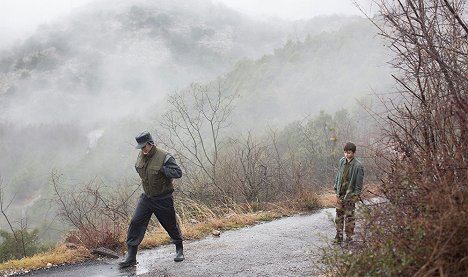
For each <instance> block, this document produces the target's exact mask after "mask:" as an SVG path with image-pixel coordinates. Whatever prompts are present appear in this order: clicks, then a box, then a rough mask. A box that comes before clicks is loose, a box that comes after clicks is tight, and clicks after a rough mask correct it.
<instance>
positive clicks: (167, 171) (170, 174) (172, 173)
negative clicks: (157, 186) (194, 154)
mask: <svg viewBox="0 0 468 277" xmlns="http://www.w3.org/2000/svg"><path fill="white" fill-rule="evenodd" d="M161 172H162V173H163V174H164V175H165V176H166V177H167V178H171V179H178V178H180V177H182V169H180V167H179V165H178V164H177V163H176V161H175V159H174V157H172V156H171V155H169V154H168V155H167V156H166V161H165V162H164V164H163V166H162V167H161Z"/></svg>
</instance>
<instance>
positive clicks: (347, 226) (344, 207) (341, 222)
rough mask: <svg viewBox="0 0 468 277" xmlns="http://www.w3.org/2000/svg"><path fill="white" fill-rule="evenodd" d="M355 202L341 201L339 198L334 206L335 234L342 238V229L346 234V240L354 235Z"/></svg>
mask: <svg viewBox="0 0 468 277" xmlns="http://www.w3.org/2000/svg"><path fill="white" fill-rule="evenodd" d="M355 207H356V205H355V200H354V199H349V200H343V199H342V198H341V197H340V201H338V203H337V205H336V218H335V225H336V234H337V235H340V236H341V237H343V227H344V230H345V233H346V237H347V238H351V236H352V235H353V234H354V209H355Z"/></svg>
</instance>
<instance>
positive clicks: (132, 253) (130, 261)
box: [119, 245, 138, 268]
mask: <svg viewBox="0 0 468 277" xmlns="http://www.w3.org/2000/svg"><path fill="white" fill-rule="evenodd" d="M137 251H138V246H130V245H129V246H128V250H127V257H126V258H125V261H123V262H120V263H119V268H126V267H131V266H135V265H136V264H137V261H136V254H137Z"/></svg>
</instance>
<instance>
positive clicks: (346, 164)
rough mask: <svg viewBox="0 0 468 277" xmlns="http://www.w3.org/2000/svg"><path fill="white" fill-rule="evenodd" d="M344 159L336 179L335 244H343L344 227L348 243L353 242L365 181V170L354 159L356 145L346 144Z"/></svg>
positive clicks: (341, 161)
mask: <svg viewBox="0 0 468 277" xmlns="http://www.w3.org/2000/svg"><path fill="white" fill-rule="evenodd" d="M343 150H344V157H343V158H341V159H340V161H339V164H338V171H337V174H336V178H335V187H334V188H335V193H336V218H335V224H336V236H335V240H334V243H336V244H338V243H341V242H343V227H344V230H345V233H346V242H351V241H352V236H353V234H354V209H355V204H356V202H357V201H358V200H359V197H360V195H361V191H362V183H363V180H364V168H363V166H362V164H361V162H359V160H358V159H356V158H355V157H354V154H355V152H356V145H355V144H354V143H351V142H348V143H346V144H345V146H344V148H343Z"/></svg>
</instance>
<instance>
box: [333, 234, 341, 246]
mask: <svg viewBox="0 0 468 277" xmlns="http://www.w3.org/2000/svg"><path fill="white" fill-rule="evenodd" d="M342 242H343V234H342V233H336V236H335V239H334V240H333V244H340V243H342Z"/></svg>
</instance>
